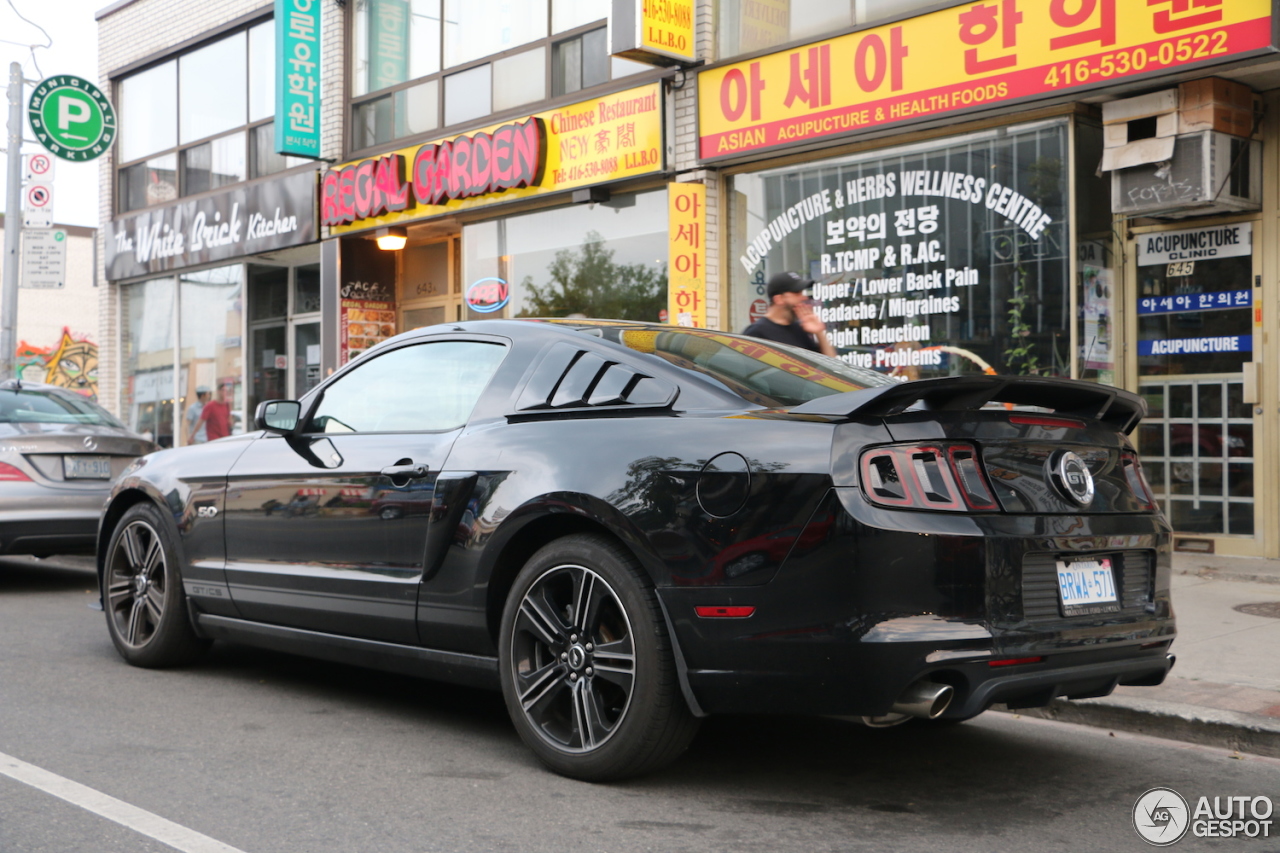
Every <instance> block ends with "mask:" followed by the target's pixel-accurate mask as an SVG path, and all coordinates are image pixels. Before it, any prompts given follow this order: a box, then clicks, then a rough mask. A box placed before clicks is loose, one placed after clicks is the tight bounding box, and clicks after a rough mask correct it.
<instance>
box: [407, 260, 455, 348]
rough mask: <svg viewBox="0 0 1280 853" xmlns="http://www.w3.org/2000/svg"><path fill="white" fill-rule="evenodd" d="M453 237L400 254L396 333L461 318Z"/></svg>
mask: <svg viewBox="0 0 1280 853" xmlns="http://www.w3.org/2000/svg"><path fill="white" fill-rule="evenodd" d="M456 245H457V241H456V239H455V238H450V239H448V240H441V241H438V242H435V243H425V244H422V245H419V246H410V247H408V248H406V249H404V250H403V251H402V252H401V253H400V258H399V261H400V274H399V276H398V279H399V282H400V294H399V299H398V300H397V305H398V308H399V316H398V327H397V331H400V332H407V331H410V330H411V329H420V328H422V327H423V326H434V325H436V324H437V323H452V322H457V321H459V320H461V319H462V288H461V283H460V280H459V279H458V276H457V268H456V258H457V252H456Z"/></svg>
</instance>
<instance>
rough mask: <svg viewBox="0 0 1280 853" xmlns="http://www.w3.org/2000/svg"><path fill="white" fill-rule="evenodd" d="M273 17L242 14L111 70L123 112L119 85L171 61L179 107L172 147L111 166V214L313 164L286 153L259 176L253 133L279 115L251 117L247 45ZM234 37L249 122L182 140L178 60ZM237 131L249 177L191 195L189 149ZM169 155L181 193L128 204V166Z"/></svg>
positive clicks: (173, 201) (150, 207)
mask: <svg viewBox="0 0 1280 853" xmlns="http://www.w3.org/2000/svg"><path fill="white" fill-rule="evenodd" d="M272 20H274V18H273V15H272V13H271V12H267V13H266V14H262V13H254V14H252V15H249V16H245V17H244V18H241V19H239V20H236V21H232V22H230V23H228V24H227V25H226V26H225V27H222V28H220V29H217V30H215V31H213V32H211V33H208V34H205V35H203V36H201V37H200V38H198V39H193V40H191V41H189V42H186V43H184V44H180V45H178V46H177V47H176V48H174V49H173V50H171V51H168V52H166V53H165V54H163V55H161V56H154V57H148V58H146V59H144V60H142V61H140V62H137V63H134V64H132V65H129V66H126V67H124V68H122V69H120V70H119V71H118V72H115V73H113V74H112V77H111V89H112V96H113V97H114V99H115V103H117V104H120V106H121V107H122V108H123V109H124V110H128V109H130V107H129V105H128V104H127V103H125V102H124V101H122V99H121V88H122V86H123V85H124V82H125V80H127V79H128V78H130V77H133V76H134V75H137V74H141V73H143V72H145V71H150V70H151V69H152V68H156V67H158V66H161V65H164V64H165V63H167V62H172V63H174V75H175V87H174V88H175V92H174V106H175V110H174V128H173V131H174V140H175V144H174V145H173V146H171V147H169V148H162V149H160V150H158V151H152V152H150V153H148V154H146V155H144V156H142V157H138V158H135V159H133V160H128V161H121V160H117V161H116V162H114V163H113V164H112V185H111V192H112V199H111V209H112V211H113V216H127V215H134V214H137V213H139V212H142V211H146V210H153V209H156V208H161V207H167V206H169V205H172V204H176V203H177V202H179V201H181V200H183V199H188V198H200V197H203V196H207V195H212V194H215V193H220V192H225V191H226V190H227V189H229V188H230V187H236V186H244V185H246V184H249V183H253V182H255V181H262V180H269V179H273V178H276V177H278V176H280V175H284V174H287V173H292V172H295V171H300V170H302V169H305V168H314V167H315V166H314V163H313V162H312V161H310V160H305V159H301V158H294V159H298V160H299V162H296V163H293V164H290V163H289V159H288V158H289V155H281V156H283V157H286V160H285V167H284V168H283V169H280V170H278V171H275V172H268V173H265V174H255V172H256V171H257V167H258V164H257V159H258V158H257V151H256V146H255V144H254V139H255V135H256V133H257V132H258V131H259V129H260V128H263V127H266V126H268V125H272V124H274V122H275V116H274V115H270V116H267V117H266V118H261V119H256V120H252V121H251V120H249V109H250V104H251V103H252V94H253V85H254V80H253V79H252V75H251V74H250V68H249V63H250V53H251V49H250V43H249V31H250V30H252V29H253V28H254V27H257V26H261V25H262V24H265V23H267V22H268V21H272ZM236 35H243V37H244V41H245V57H244V61H245V122H244V123H243V124H240V125H237V126H235V127H233V128H230V129H228V130H223V131H219V132H218V133H214V134H211V135H209V136H205V137H201V138H199V139H193V140H191V141H189V142H183V141H181V136H180V133H179V130H180V128H181V121H182V79H181V73H182V69H181V65H180V63H179V60H180V58H181V57H183V56H185V55H187V54H191V53H195V52H196V51H198V50H200V49H202V48H205V47H208V46H209V45H212V44H214V43H216V42H219V41H222V40H224V39H228V38H232V37H234V36H236ZM238 133H239V134H243V135H244V142H243V149H244V169H245V177H244V178H243V179H241V180H239V181H233V182H231V183H229V184H224V185H223V186H220V187H214V188H211V189H207V190H201V191H199V192H192V193H188V192H185V189H186V188H185V186H184V185H185V184H186V180H185V178H184V172H185V162H186V154H187V152H188V151H190V150H192V149H195V148H199V147H200V146H202V145H208V144H210V143H212V142H214V141H216V140H219V139H223V138H226V137H230V136H234V135H236V134H238ZM166 156H172V157H173V158H174V187H175V190H176V191H177V195H176V196H175V197H174V198H172V199H169V200H166V201H157V202H155V203H153V204H142V205H140V206H138V207H126V204H127V199H128V193H127V191H126V183H125V172H127V171H128V170H129V169H132V168H134V167H136V166H144V165H145V164H146V163H147V162H148V161H150V160H156V159H159V158H161V157H166Z"/></svg>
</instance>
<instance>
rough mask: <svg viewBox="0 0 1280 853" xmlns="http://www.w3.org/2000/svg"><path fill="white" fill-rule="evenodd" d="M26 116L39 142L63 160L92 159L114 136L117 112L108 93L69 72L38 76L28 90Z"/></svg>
mask: <svg viewBox="0 0 1280 853" xmlns="http://www.w3.org/2000/svg"><path fill="white" fill-rule="evenodd" d="M27 117H28V119H29V120H30V121H31V130H32V132H33V133H35V135H36V139H38V140H39V141H40V144H41V145H43V146H44V147H45V149H46V150H48V152H49V153H50V154H54V155H56V156H58V157H61V158H62V159H63V160H71V161H73V162H77V163H81V162H85V161H87V160H94V159H96V158H98V157H100V156H102V155H103V154H106V153H107V152H108V151H109V150H111V144H112V143H113V142H115V140H116V113H115V110H114V109H112V108H111V102H110V101H108V100H107V96H106V95H104V94H103V93H102V90H100V89H99V88H98V87H97V86H95V85H93V84H92V83H90V82H89V81H88V80H85V79H82V78H80V77H73V76H71V75H70V74H59V75H57V76H54V77H47V78H45V79H44V80H41V81H40V82H39V83H38V84H37V85H36V88H35V91H33V92H32V93H31V100H30V102H29V103H28V105H27Z"/></svg>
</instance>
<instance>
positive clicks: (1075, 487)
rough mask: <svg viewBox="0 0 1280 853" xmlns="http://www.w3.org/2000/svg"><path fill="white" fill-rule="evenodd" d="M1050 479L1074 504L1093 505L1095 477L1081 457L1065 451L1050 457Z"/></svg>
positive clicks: (1059, 492)
mask: <svg viewBox="0 0 1280 853" xmlns="http://www.w3.org/2000/svg"><path fill="white" fill-rule="evenodd" d="M1047 467H1048V469H1049V471H1048V474H1049V476H1048V479H1049V482H1051V483H1052V484H1053V487H1054V488H1055V489H1057V490H1058V494H1060V495H1062V496H1063V497H1064V498H1066V499H1067V500H1069V501H1071V502H1072V503H1076V504H1079V505H1080V506H1082V507H1083V506H1088V505H1089V504H1091V503H1093V492H1094V489H1093V475H1092V474H1090V473H1089V466H1088V465H1086V464H1084V460H1083V459H1081V458H1080V455H1079V454H1077V453H1075V452H1073V451H1071V450H1063V451H1060V452H1058V453H1056V454H1054V455H1053V456H1050V457H1049V464H1048V465H1047Z"/></svg>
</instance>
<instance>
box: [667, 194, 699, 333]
mask: <svg viewBox="0 0 1280 853" xmlns="http://www.w3.org/2000/svg"><path fill="white" fill-rule="evenodd" d="M667 205H668V208H667V227H668V229H669V232H668V236H669V239H670V246H669V250H668V266H667V275H668V280H669V284H668V289H667V312H668V316H669V318H670V320H671V322H673V323H675V324H676V325H677V326H692V327H694V328H698V329H705V328H706V327H707V188H706V186H704V185H703V184H692V183H687V184H667Z"/></svg>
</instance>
